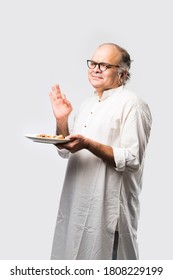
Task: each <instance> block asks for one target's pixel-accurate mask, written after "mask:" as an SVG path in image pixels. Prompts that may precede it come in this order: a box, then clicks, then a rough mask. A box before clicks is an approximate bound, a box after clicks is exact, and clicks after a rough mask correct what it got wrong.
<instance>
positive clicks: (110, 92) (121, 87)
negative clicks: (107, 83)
mask: <svg viewBox="0 0 173 280" xmlns="http://www.w3.org/2000/svg"><path fill="white" fill-rule="evenodd" d="M123 88H124V86H120V87H117V88H113V89H109V90H105V91H104V92H103V95H102V97H101V98H99V96H98V95H97V91H95V92H94V94H95V96H96V97H97V99H98V100H104V99H106V98H107V97H109V96H111V95H112V94H117V93H120V92H121V91H122V90H123Z"/></svg>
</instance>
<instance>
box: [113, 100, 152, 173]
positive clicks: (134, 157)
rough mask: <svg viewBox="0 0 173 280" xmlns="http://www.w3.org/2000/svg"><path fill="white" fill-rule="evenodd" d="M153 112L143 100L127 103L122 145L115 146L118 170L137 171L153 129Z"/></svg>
mask: <svg viewBox="0 0 173 280" xmlns="http://www.w3.org/2000/svg"><path fill="white" fill-rule="evenodd" d="M151 123H152V118H151V113H150V110H149V108H148V105H147V104H146V103H144V102H143V101H142V100H138V101H137V102H135V103H134V104H131V102H130V103H129V104H126V106H125V108H124V112H123V116H122V124H121V131H120V145H119V147H113V152H114V159H115V163H116V170H117V171H124V170H125V169H128V170H130V171H137V170H138V169H139V168H140V166H141V163H142V160H143V158H144V156H145V150H146V146H147V143H148V139H149V135H150V130H151Z"/></svg>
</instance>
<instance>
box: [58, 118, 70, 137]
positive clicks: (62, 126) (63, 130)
mask: <svg viewBox="0 0 173 280" xmlns="http://www.w3.org/2000/svg"><path fill="white" fill-rule="evenodd" d="M56 135H63V136H64V137H66V136H68V135H69V129H68V121H67V120H66V121H61V122H57V123H56Z"/></svg>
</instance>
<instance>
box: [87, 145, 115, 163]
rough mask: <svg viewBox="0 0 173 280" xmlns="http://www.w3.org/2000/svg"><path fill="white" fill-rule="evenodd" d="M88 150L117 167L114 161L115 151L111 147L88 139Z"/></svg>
mask: <svg viewBox="0 0 173 280" xmlns="http://www.w3.org/2000/svg"><path fill="white" fill-rule="evenodd" d="M87 142H88V143H87V146H86V149H87V150H89V151H90V152H91V153H93V154H94V155H96V156H97V157H99V158H101V159H102V160H103V161H106V162H108V163H109V164H110V165H112V166H114V167H116V163H115V160H114V154H113V149H112V147H110V146H107V145H104V144H101V143H98V142H95V141H93V140H92V139H88V141H87Z"/></svg>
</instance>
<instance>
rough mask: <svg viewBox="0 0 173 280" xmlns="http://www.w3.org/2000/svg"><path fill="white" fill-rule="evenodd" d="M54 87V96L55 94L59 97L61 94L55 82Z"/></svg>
mask: <svg viewBox="0 0 173 280" xmlns="http://www.w3.org/2000/svg"><path fill="white" fill-rule="evenodd" d="M54 88H55V93H56V96H57V97H58V98H61V96H62V94H61V90H60V86H59V85H58V84H56V85H55V86H54Z"/></svg>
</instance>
